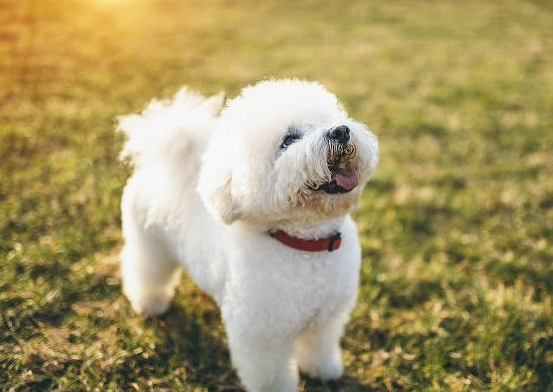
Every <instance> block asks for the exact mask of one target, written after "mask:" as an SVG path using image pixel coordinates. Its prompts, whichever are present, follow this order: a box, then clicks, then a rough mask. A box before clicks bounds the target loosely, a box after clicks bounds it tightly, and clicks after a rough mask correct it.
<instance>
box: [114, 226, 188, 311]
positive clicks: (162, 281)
mask: <svg viewBox="0 0 553 392" xmlns="http://www.w3.org/2000/svg"><path fill="white" fill-rule="evenodd" d="M125 241H126V243H125V246H124V248H123V250H122V252H121V270H122V275H123V292H124V293H125V295H126V296H127V298H128V299H129V301H130V302H131V305H132V307H133V309H134V310H135V311H136V312H138V313H140V314H144V315H159V314H162V313H164V312H165V311H166V310H167V308H169V304H170V302H171V299H172V298H173V295H174V293H175V286H176V285H177V283H178V281H179V276H180V272H181V268H180V267H179V266H178V265H177V264H176V263H174V262H173V261H172V260H171V258H170V257H169V256H168V255H167V253H166V252H165V250H164V249H163V247H162V246H160V244H159V243H158V242H157V241H156V240H154V239H151V238H148V235H146V234H137V233H129V232H128V231H126V232H125Z"/></svg>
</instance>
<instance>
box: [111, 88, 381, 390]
mask: <svg viewBox="0 0 553 392" xmlns="http://www.w3.org/2000/svg"><path fill="white" fill-rule="evenodd" d="M222 104H223V99H222V97H221V96H215V97H211V98H207V99H206V98H203V97H201V96H199V95H197V94H195V93H193V92H191V91H189V90H187V89H183V90H181V91H180V92H179V93H178V94H177V95H176V96H175V97H174V99H173V100H172V101H170V102H159V101H156V102H153V103H151V104H150V105H149V106H148V107H147V108H146V110H145V111H144V112H143V113H142V114H140V115H130V116H127V117H124V118H123V119H122V120H121V123H120V129H121V130H122V131H123V132H124V133H125V134H126V135H127V142H126V144H125V146H124V149H123V152H122V156H123V157H125V158H130V159H131V161H132V162H133V164H134V168H135V170H134V174H133V175H132V177H131V178H130V179H129V181H128V183H127V185H126V187H125V190H124V194H123V200H122V214H123V233H124V238H125V246H124V248H123V251H122V255H121V262H122V271H123V287H124V292H125V294H126V296H127V297H128V298H129V300H130V302H131V304H132V306H133V308H134V309H135V310H136V311H137V312H140V313H143V314H149V315H152V314H160V313H163V312H164V311H165V310H166V309H167V308H168V306H169V303H170V301H171V298H172V296H173V293H174V289H175V285H176V284H177V283H178V280H179V273H180V270H181V267H184V269H185V270H186V272H187V273H188V274H189V275H190V276H191V277H192V278H193V279H194V280H195V281H196V283H197V284H198V285H199V286H200V287H201V288H202V289H203V290H205V291H206V292H207V293H209V294H210V295H211V296H212V297H213V299H214V300H215V301H216V302H217V304H218V305H219V307H220V308H221V313H222V318H223V320H224V324H225V328H226V332H227V334H228V341H229V346H230V352H231V357H232V362H233V364H234V366H235V367H236V369H237V370H238V374H239V376H240V378H241V380H242V383H243V384H244V385H245V387H246V388H247V390H248V391H250V392H295V391H296V390H297V386H298V367H299V369H300V370H302V371H303V372H305V373H307V374H309V375H311V376H314V377H319V378H321V379H324V380H327V379H335V378H338V377H340V376H341V375H342V372H343V365H342V360H341V354H340V347H339V342H340V337H341V336H342V333H343V330H344V324H345V323H346V321H347V320H348V317H349V312H350V310H351V308H352V307H353V305H354V303H355V299H356V293H357V285H358V277H359V264H360V258H361V257H360V248H359V242H358V236H357V229H356V226H355V224H354V222H353V221H352V219H351V218H350V216H349V215H348V214H349V212H350V211H351V210H352V209H353V208H354V207H355V206H356V204H357V202H358V200H359V198H360V196H361V192H362V188H363V186H364V184H365V183H366V182H367V181H368V179H369V177H370V175H371V174H372V172H373V171H374V168H375V166H376V163H377V161H378V144H377V141H376V138H375V136H374V135H373V134H372V133H371V132H369V131H368V130H367V129H366V127H365V126H363V125H362V124H360V123H358V122H356V121H354V120H352V119H351V118H349V117H348V115H347V114H346V112H345V111H344V109H343V108H342V106H341V105H340V103H339V102H338V101H337V99H336V97H335V96H334V95H333V94H331V93H329V92H328V91H327V90H326V89H325V88H324V87H323V86H321V85H320V84H317V83H310V82H305V81H297V80H280V81H265V82H261V83H258V84H256V85H254V86H250V87H247V88H245V89H244V90H243V91H242V92H241V94H240V95H239V96H238V97H236V98H234V99H232V100H230V101H229V102H228V104H227V105H226V106H225V108H224V109H222ZM338 125H346V126H348V127H349V129H350V130H351V140H350V144H351V145H352V146H353V148H354V149H355V156H353V157H351V161H350V162H349V164H350V165H352V167H355V168H356V170H357V172H358V174H359V185H358V186H357V188H355V189H354V190H352V191H351V192H349V193H342V194H327V193H325V192H324V191H322V190H313V188H314V187H316V186H318V185H320V184H322V183H324V182H326V181H329V180H330V176H331V173H330V169H329V164H328V161H329V160H330V159H331V158H332V156H330V155H331V154H332V151H331V150H330V149H329V144H328V139H327V137H326V135H327V133H328V130H329V129H331V128H332V127H334V126H338ZM290 129H294V130H296V132H297V131H299V132H300V133H301V134H302V138H301V139H299V140H297V141H296V142H295V143H293V144H292V145H290V146H289V147H288V148H286V149H282V148H281V144H282V142H283V138H284V137H285V135H286V134H287V133H288V132H289V130H290ZM276 229H281V230H284V231H285V232H287V233H288V234H290V235H294V236H297V237H300V238H306V239H314V238H320V237H326V236H330V235H332V234H334V233H335V232H337V231H339V232H341V234H342V246H341V247H340V249H338V250H336V251H334V252H327V251H321V252H315V253H312V252H306V251H300V250H296V249H293V248H290V247H287V246H285V245H283V244H282V243H280V242H278V241H277V240H275V239H274V238H272V237H271V236H269V234H268V233H269V232H270V231H272V230H276Z"/></svg>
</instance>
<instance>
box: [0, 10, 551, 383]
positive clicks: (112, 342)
mask: <svg viewBox="0 0 553 392" xmlns="http://www.w3.org/2000/svg"><path fill="white" fill-rule="evenodd" d="M552 20H553V7H552V6H551V4H550V3H549V2H547V1H538V0H536V1H523V0H521V1H502V2H499V1H476V0H470V1H467V2H454V1H424V2H417V3H413V2H410V1H406V0H405V1H404V0H399V1H394V2H390V1H384V0H382V1H380V0H377V1H374V2H365V1H361V0H359V1H358V0H353V1H340V2H338V1H337V2H316V1H301V2H293V1H287V0H284V1H276V0H274V1H273V0H268V1H263V2H256V1H253V0H252V1H247V0H238V1H228V0H210V1H202V2H200V1H194V0H187V1H184V0H112V1H110V0H63V1H61V0H34V1H33V0H0V162H1V165H0V257H1V258H0V263H1V264H0V390H7V391H28V390H33V391H46V390H68V391H75V390H98V391H105V390H113V391H116V390H125V391H127V390H133V389H134V390H156V391H158V390H161V391H163V390H167V391H169V390H171V391H176V390H180V391H227V392H228V391H234V390H238V388H239V386H238V381H237V378H236V375H235V374H234V372H233V371H232V369H231V366H230V363H229V357H228V351H227V348H226V344H225V337H224V333H223V329H222V326H221V323H220V319H219V314H218V311H217V309H216V307H215V306H214V304H213V303H212V302H211V301H210V300H209V299H208V298H207V297H206V296H205V295H204V294H202V293H201V292H200V291H199V290H198V289H197V288H196V287H194V285H193V284H192V283H191V282H190V281H189V280H186V279H184V280H183V282H182V284H181V285H180V288H179V292H178V295H177V298H176V301H175V304H174V306H173V307H172V309H171V310H170V312H169V313H168V314H167V315H166V316H164V317H161V318H157V319H150V320H143V319H141V318H139V317H137V316H135V315H133V313H132V311H131V310H130V309H129V306H128V304H127V302H126V301H125V300H124V298H122V296H121V290H120V280H119V275H118V271H117V261H116V254H117V250H118V248H119V247H120V245H121V237H120V231H119V225H120V222H119V207H118V205H119V200H120V199H119V198H120V193H121V188H122V186H123V184H124V182H125V178H126V176H127V174H128V173H127V172H126V170H125V168H123V167H122V166H121V165H119V164H118V162H117V160H116V157H117V154H118V150H119V148H120V142H121V141H120V140H118V139H117V138H116V136H115V134H114V132H113V119H114V118H115V117H116V116H117V115H120V114H124V113H128V112H133V111H137V110H140V109H141V108H142V107H143V105H144V104H145V102H146V101H147V100H148V99H150V98H152V97H155V96H169V95H170V94H172V93H173V92H175V91H176V90H177V89H178V87H179V86H180V85H182V84H189V85H191V86H192V87H194V88H197V89H199V90H201V91H203V92H205V93H214V92H217V91H219V90H226V91H227V92H229V94H231V95H232V94H234V93H236V92H237V91H238V89H239V88H240V87H242V86H244V85H246V84H249V83H252V82H254V81H256V80H259V79H261V78H264V77H266V76H276V77H302V78H308V79H314V80H319V81H321V82H323V83H325V84H326V85H327V86H328V87H329V88H330V89H332V90H333V91H335V92H336V93H337V94H338V95H339V96H340V97H341V98H342V99H343V100H344V102H345V104H346V106H347V107H348V108H349V109H350V111H351V112H352V113H353V115H354V116H355V117H357V118H360V119H362V120H363V121H365V122H366V123H368V124H369V125H370V126H371V127H372V128H374V129H375V130H376V132H377V133H378V135H379V137H380V141H381V146H382V163H381V166H380V167H379V171H378V174H377V176H376V178H375V180H374V182H373V183H372V185H370V186H369V187H368V188H367V190H366V194H365V197H364V199H363V202H362V206H361V208H360V209H359V211H358V212H357V213H356V219H357V221H358V223H359V226H360V231H361V237H362V238H361V239H362V245H363V257H364V264H363V267H362V280H361V290H360V296H359V301H358V306H357V308H356V309H355V311H354V313H353V317H352V320H351V323H350V324H349V326H348V333H347V336H346V337H345V339H344V342H343V345H344V358H345V361H346V364H347V375H348V376H347V377H346V378H345V379H344V380H342V381H340V382H337V383H330V384H321V383H318V382H316V381H314V380H306V379H304V380H303V381H302V383H303V384H302V385H303V389H304V390H305V391H319V392H323V391H352V392H360V391H372V390H374V391H403V390H405V391H441V390H447V391H449V390H451V391H522V390H524V391H552V390H553V315H552V311H553V308H552V303H551V295H552V292H553V263H552V262H553V244H552V238H553V225H552V222H553V176H552V175H551V174H552V172H553V154H552V150H553V89H552V86H553V39H552V37H553V23H551V22H552Z"/></svg>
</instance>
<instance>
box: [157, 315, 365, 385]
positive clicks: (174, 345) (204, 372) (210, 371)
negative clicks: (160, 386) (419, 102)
mask: <svg viewBox="0 0 553 392" xmlns="http://www.w3.org/2000/svg"><path fill="white" fill-rule="evenodd" d="M201 316H202V317H200V318H199V319H198V317H197V315H191V314H188V313H187V311H186V310H185V309H183V308H182V307H179V306H173V307H172V308H171V309H170V311H169V312H168V313H167V314H166V315H165V316H163V317H161V318H159V319H152V320H149V321H148V322H149V323H156V324H157V326H158V336H159V337H161V338H162V339H163V343H162V346H161V350H160V351H161V352H163V354H164V355H163V356H164V358H163V360H165V361H166V363H167V364H168V365H169V366H171V364H174V365H176V366H184V367H185V369H186V371H185V374H186V375H185V378H184V380H183V382H184V384H186V385H187V386H194V387H202V388H207V390H208V391H210V392H244V391H245V390H244V389H243V388H242V387H241V385H240V382H239V379H238V376H237V375H236V372H235V371H234V370H233V368H232V364H231V361H230V354H229V351H228V347H227V343H226V341H225V339H224V338H223V336H217V335H216V334H213V333H212V331H213V330H217V331H219V332H220V331H221V329H220V328H218V327H217V326H216V325H214V324H219V323H221V321H220V318H219V315H218V313H217V312H209V311H208V312H206V313H203V314H202V315H201ZM219 326H220V324H219ZM160 359H161V358H160ZM300 386H301V387H300V391H313V392H338V391H352V392H353V391H369V390H370V389H369V388H368V386H366V385H362V384H361V383H359V381H358V380H356V379H354V378H352V377H349V376H347V375H346V376H344V377H343V378H342V379H340V380H338V381H330V382H321V381H319V380H315V379H311V378H306V377H303V376H302V380H301V382H300Z"/></svg>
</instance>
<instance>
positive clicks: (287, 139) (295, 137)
mask: <svg viewBox="0 0 553 392" xmlns="http://www.w3.org/2000/svg"><path fill="white" fill-rule="evenodd" d="M299 139H301V135H298V134H294V133H291V134H289V135H286V137H285V138H284V140H283V141H282V144H281V145H280V148H282V149H285V148H287V147H288V146H289V145H290V144H292V143H294V142H295V141H297V140H299Z"/></svg>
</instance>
